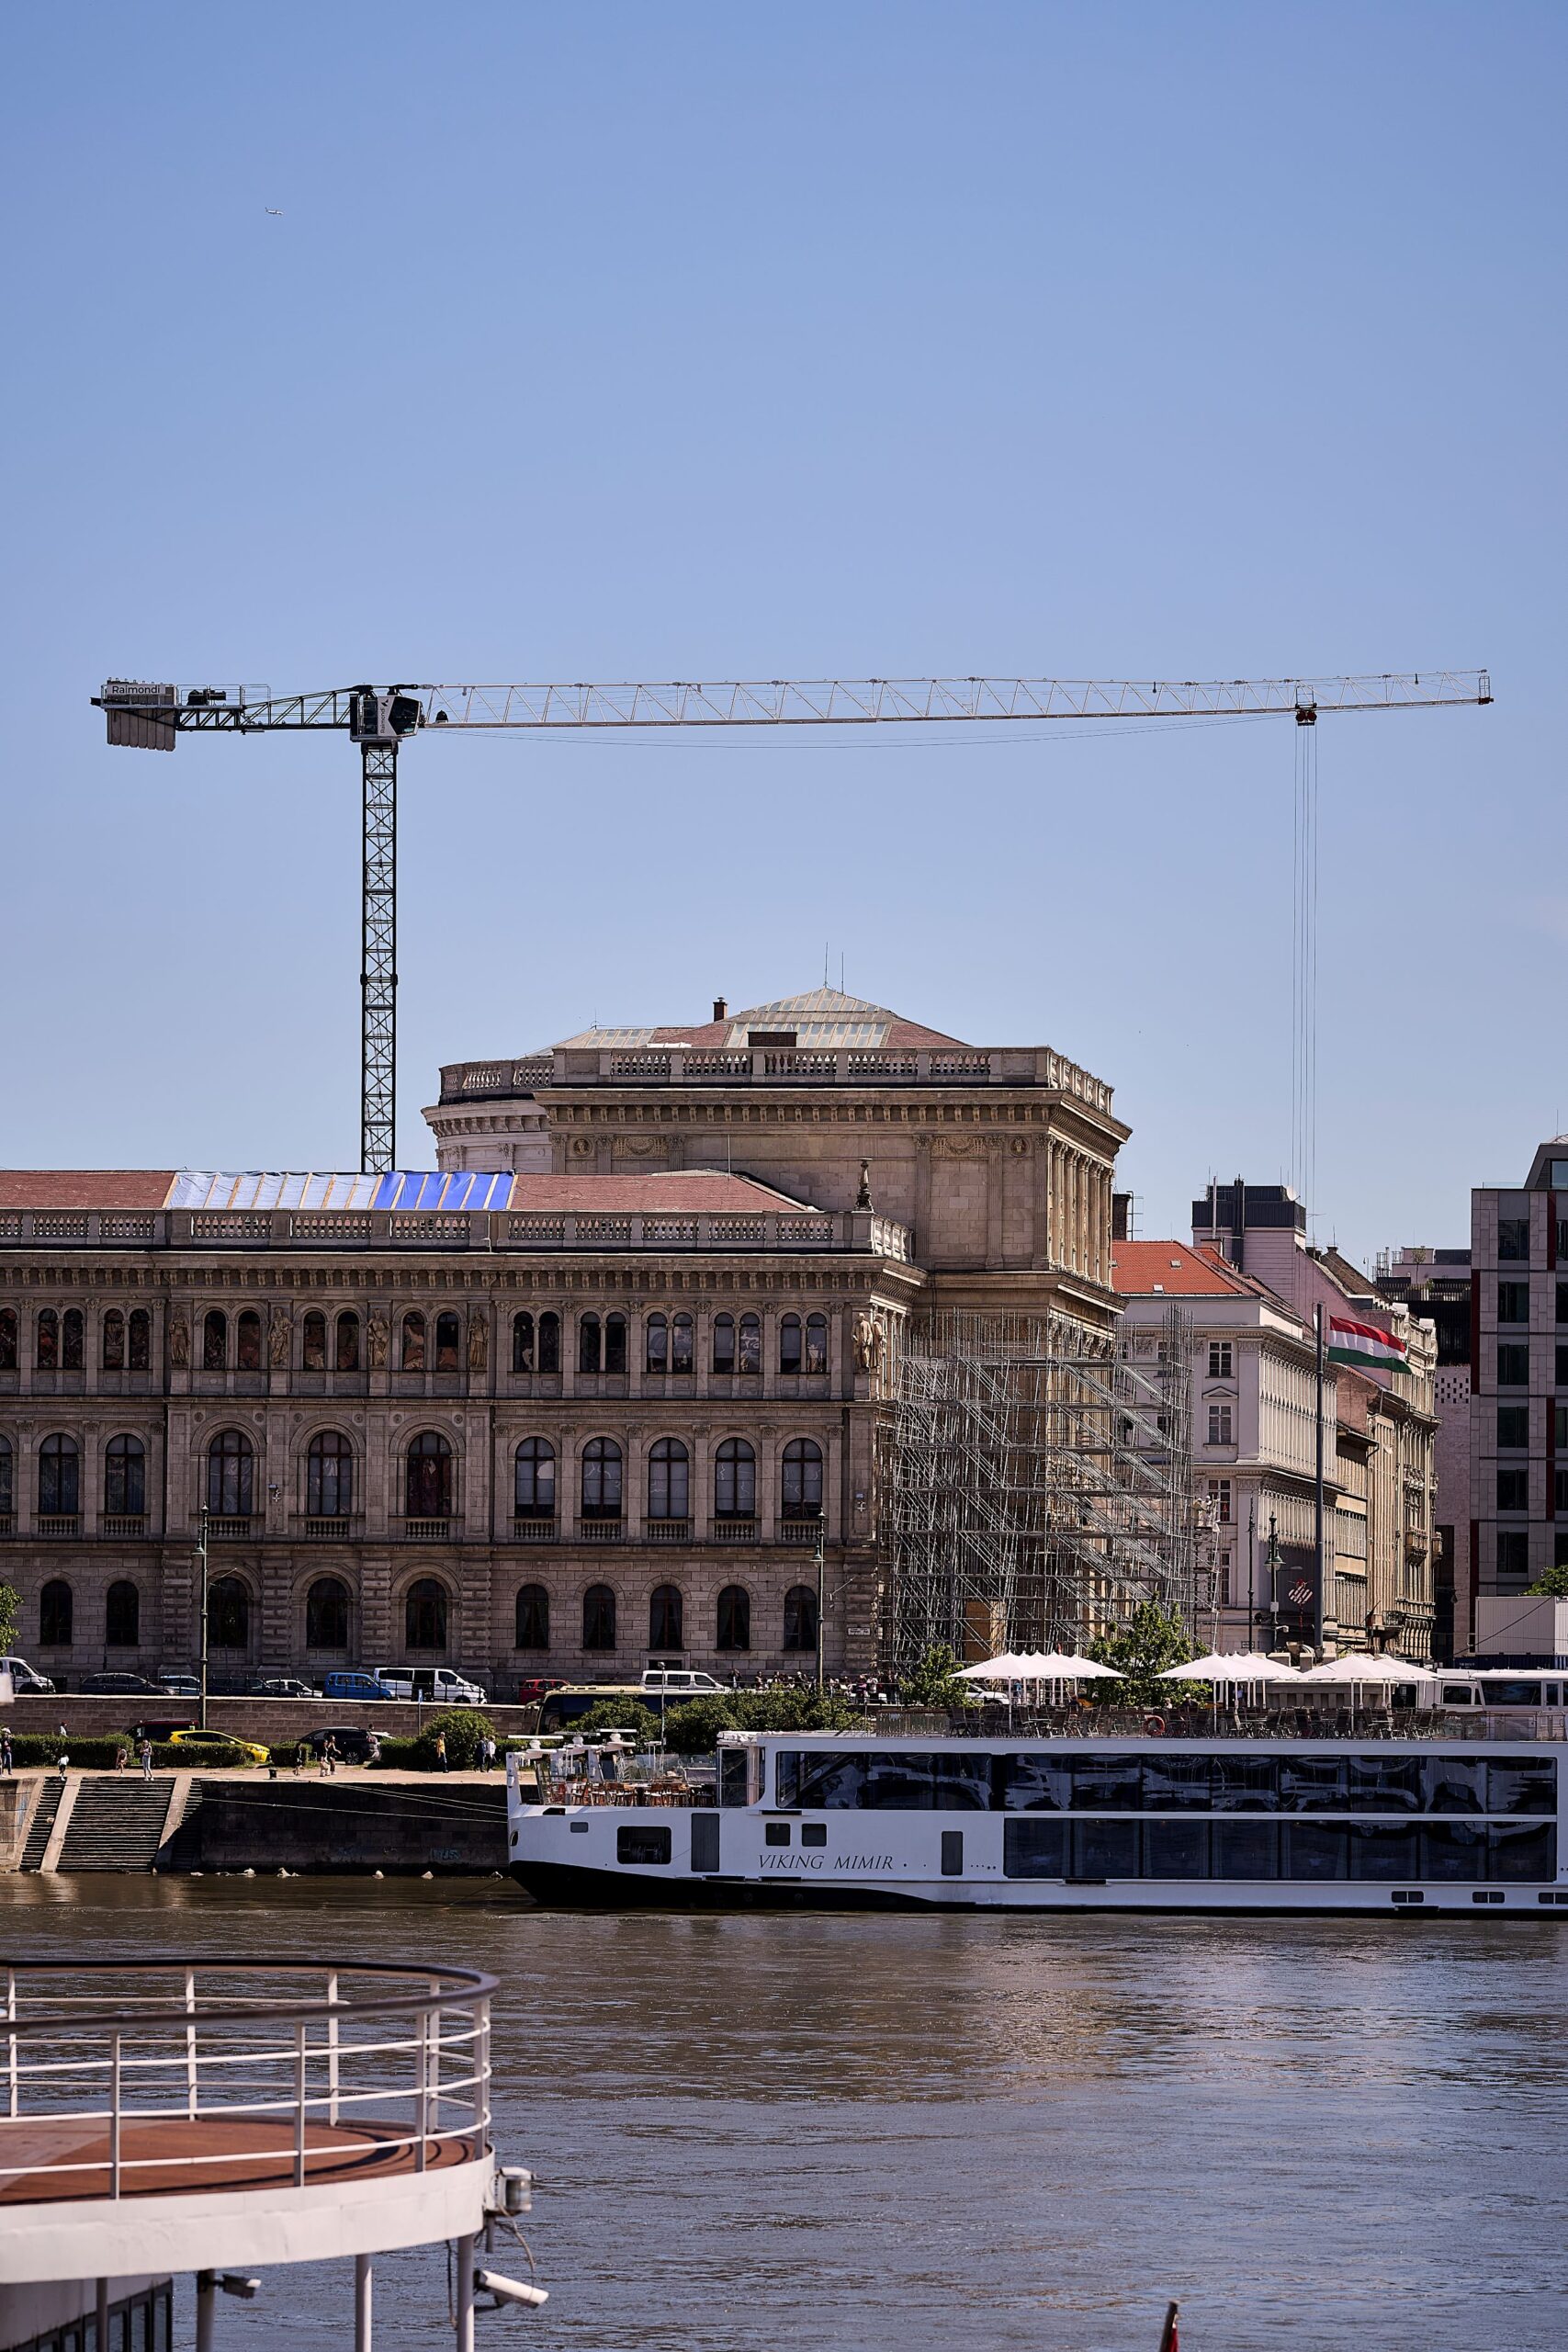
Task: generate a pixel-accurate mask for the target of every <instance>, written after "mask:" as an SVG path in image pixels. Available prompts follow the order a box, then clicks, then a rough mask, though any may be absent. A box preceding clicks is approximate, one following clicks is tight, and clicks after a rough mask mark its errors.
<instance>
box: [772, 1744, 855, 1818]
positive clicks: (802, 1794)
mask: <svg viewBox="0 0 1568 2352" xmlns="http://www.w3.org/2000/svg"><path fill="white" fill-rule="evenodd" d="M866 1760H867V1759H866V1758H864V1757H861V1756H844V1755H834V1754H823V1753H822V1752H821V1751H820V1750H817V1751H814V1752H812V1753H805V1752H803V1751H802V1750H800V1749H798V1748H781V1749H780V1750H779V1751H778V1753H777V1755H776V1756H775V1757H774V1758H773V1803H774V1804H778V1805H784V1806H786V1807H790V1808H793V1807H795V1806H797V1805H798V1806H799V1807H800V1808H801V1810H802V1811H803V1812H806V1813H827V1812H836V1811H839V1810H841V1809H842V1808H844V1807H846V1806H850V1805H856V1804H859V1803H860V1791H861V1782H862V1781H863V1778H864V1777H865V1767H866Z"/></svg>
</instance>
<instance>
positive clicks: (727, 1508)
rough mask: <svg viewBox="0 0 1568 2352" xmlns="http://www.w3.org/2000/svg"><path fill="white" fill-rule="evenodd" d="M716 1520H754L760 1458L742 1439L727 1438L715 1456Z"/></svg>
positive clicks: (714, 1495) (714, 1497) (714, 1506)
mask: <svg viewBox="0 0 1568 2352" xmlns="http://www.w3.org/2000/svg"><path fill="white" fill-rule="evenodd" d="M713 1508H714V1516H715V1518H716V1519H755V1518H756V1516H757V1457H756V1455H755V1453H753V1452H752V1451H751V1448H750V1446H749V1445H748V1444H747V1442H746V1440H745V1439H744V1438H743V1437H727V1438H726V1439H725V1441H724V1443H723V1444H722V1445H721V1446H720V1447H719V1449H718V1452H717V1453H716V1455H715V1456H714V1464H713Z"/></svg>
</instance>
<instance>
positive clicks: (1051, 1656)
mask: <svg viewBox="0 0 1568 2352" xmlns="http://www.w3.org/2000/svg"><path fill="white" fill-rule="evenodd" d="M1022 1663H1023V1664H1024V1666H1025V1667H1026V1668H1028V1675H1027V1679H1028V1680H1029V1681H1031V1682H1098V1681H1102V1680H1105V1679H1109V1680H1111V1681H1112V1682H1124V1681H1125V1680H1126V1679H1127V1678H1126V1676H1125V1675H1124V1674H1122V1673H1121V1672H1119V1671H1118V1669H1117V1668H1115V1667H1113V1666H1101V1664H1100V1660H1099V1659H1098V1658H1097V1657H1069V1656H1068V1654H1067V1653H1066V1651H1065V1650H1025V1652H1024V1654H1023V1660H1022Z"/></svg>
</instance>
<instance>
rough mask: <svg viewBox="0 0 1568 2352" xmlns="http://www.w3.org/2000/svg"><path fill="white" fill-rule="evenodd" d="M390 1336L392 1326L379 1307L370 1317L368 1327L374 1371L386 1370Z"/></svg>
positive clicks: (368, 1343)
mask: <svg viewBox="0 0 1568 2352" xmlns="http://www.w3.org/2000/svg"><path fill="white" fill-rule="evenodd" d="M390 1336H391V1334H390V1327H389V1324H388V1321H387V1318H386V1317H385V1316H384V1315H383V1314H382V1313H381V1312H380V1309H379V1308H378V1309H377V1311H376V1313H375V1314H374V1315H372V1317H370V1321H369V1323H368V1325H367V1346H368V1348H369V1351H370V1369H371V1371H372V1372H385V1371H386V1369H387V1342H388V1340H389V1337H390Z"/></svg>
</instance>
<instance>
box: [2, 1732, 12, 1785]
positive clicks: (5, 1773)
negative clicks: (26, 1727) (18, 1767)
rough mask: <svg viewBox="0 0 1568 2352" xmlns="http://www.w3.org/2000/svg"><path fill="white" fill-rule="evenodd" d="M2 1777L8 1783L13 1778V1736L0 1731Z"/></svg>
mask: <svg viewBox="0 0 1568 2352" xmlns="http://www.w3.org/2000/svg"><path fill="white" fill-rule="evenodd" d="M0 1777H3V1778H4V1779H6V1780H7V1781H8V1780H9V1779H10V1778H11V1735H10V1732H9V1731H8V1730H7V1731H0Z"/></svg>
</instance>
